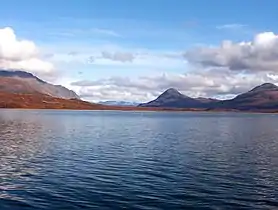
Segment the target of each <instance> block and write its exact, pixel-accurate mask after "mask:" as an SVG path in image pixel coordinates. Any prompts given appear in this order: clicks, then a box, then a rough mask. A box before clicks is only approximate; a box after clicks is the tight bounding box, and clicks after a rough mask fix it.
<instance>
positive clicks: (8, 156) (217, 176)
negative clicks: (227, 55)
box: [0, 110, 278, 210]
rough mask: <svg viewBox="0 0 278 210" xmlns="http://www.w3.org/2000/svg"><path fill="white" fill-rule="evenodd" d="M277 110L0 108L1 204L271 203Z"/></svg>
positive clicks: (276, 181) (277, 155) (277, 181)
mask: <svg viewBox="0 0 278 210" xmlns="http://www.w3.org/2000/svg"><path fill="white" fill-rule="evenodd" d="M277 123H278V116H276V115H264V114H236V113H215V114H213V113H167V112H165V113H152V112H111V111H107V112H89V111H84V112H83V111H42V110H41V111H37V110H32V111H31V110H30V111H25V110H1V111H0V126H1V127H0V143H1V147H0V209H1V210H2V209H3V210H6V209H7V210H8V209H12V210H17V209H18V210H22V209H23V210H24V209H28V210H29V209H46V210H52V209H67V210H70V209H123V208H127V209H191V208H192V209H193V208H195V209H275V207H277V206H278V202H277V198H278V190H277V186H278V140H277V136H278V127H277Z"/></svg>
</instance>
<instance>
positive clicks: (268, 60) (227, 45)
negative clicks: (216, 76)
mask: <svg viewBox="0 0 278 210" xmlns="http://www.w3.org/2000/svg"><path fill="white" fill-rule="evenodd" d="M184 57H185V58H186V59H187V60H188V61H189V62H190V63H191V64H193V65H200V66H202V67H204V68H207V67H214V68H215V67H219V68H227V69H229V70H232V71H247V72H260V71H265V72H277V71H278V35H276V34H274V33H273V32H265V33H261V34H258V35H256V36H255V37H254V39H253V41H251V42H240V43H233V42H232V41H223V42H222V44H221V45H220V46H217V47H201V48H196V49H192V50H189V51H187V52H186V53H185V54H184Z"/></svg>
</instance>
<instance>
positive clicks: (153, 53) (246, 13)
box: [0, 0, 278, 101]
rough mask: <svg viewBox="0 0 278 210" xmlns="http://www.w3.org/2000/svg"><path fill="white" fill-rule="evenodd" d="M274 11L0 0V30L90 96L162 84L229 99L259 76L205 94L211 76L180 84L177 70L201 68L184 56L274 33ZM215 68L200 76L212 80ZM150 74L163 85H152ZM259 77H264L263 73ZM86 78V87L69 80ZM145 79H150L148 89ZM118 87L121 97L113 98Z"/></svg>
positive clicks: (147, 95) (201, 4)
mask: <svg viewBox="0 0 278 210" xmlns="http://www.w3.org/2000/svg"><path fill="white" fill-rule="evenodd" d="M277 8H278V2H277V1H274V0H266V1H261V0H245V1H242V0H233V1H223V0H211V1H203V0H194V1H185V0H176V1H170V0H140V1H131V0H117V1H114V0H101V1H94V0H67V1H62V0H48V1H46V0H44V1H43V0H41V1H36V0H25V1H18V0H10V1H2V2H1V7H0V28H5V27H11V28H12V29H13V31H14V33H15V35H16V37H17V39H18V40H23V39H24V40H30V41H32V42H33V43H35V45H36V47H37V48H38V49H39V50H40V56H41V57H43V58H42V59H44V60H45V61H47V62H51V64H53V66H54V68H55V71H58V72H59V77H57V78H56V80H55V82H56V83H61V84H63V85H65V86H67V87H70V88H73V89H74V90H76V91H77V92H79V94H81V95H84V98H85V97H87V98H88V99H89V100H93V101H97V100H114V99H121V97H122V98H123V99H124V100H135V101H142V100H149V99H151V98H153V97H154V96H156V95H157V94H159V93H161V92H162V91H163V88H167V85H172V86H176V88H180V89H181V91H182V92H184V93H186V94H187V93H188V94H189V95H196V94H197V95H204V96H219V95H223V96H229V95H233V94H235V93H238V92H240V91H242V90H243V89H244V88H249V86H250V85H253V84H256V83H258V82H260V81H261V80H259V81H257V80H255V81H253V80H252V81H250V80H248V81H246V83H248V84H249V85H243V87H244V88H241V87H235V84H237V83H236V82H234V83H233V84H230V85H229V87H224V86H225V84H223V85H222V86H221V87H219V88H218V89H217V91H207V90H210V89H212V86H215V84H214V83H215V82H216V80H215V79H214V78H209V79H210V80H211V81H212V82H208V84H205V86H204V87H202V88H201V87H200V84H199V83H198V84H195V85H192V84H191V83H190V84H189V85H186V83H185V85H184V86H182V85H181V84H180V83H184V82H183V79H184V74H187V73H188V74H190V75H192V74H194V76H195V77H196V76H200V73H199V72H200V71H206V72H207V69H208V66H204V65H203V66H200V65H192V62H190V61H189V60H188V59H187V58H185V57H184V56H183V54H184V53H185V52H187V51H188V50H189V51H190V50H191V49H194V48H196V47H210V46H220V45H221V42H222V41H223V40H230V41H232V42H233V43H240V42H246V43H247V42H250V41H252V40H253V39H254V37H255V36H256V35H257V34H260V33H264V32H273V34H274V35H275V34H277V32H278V25H277V24H276V20H277V19H278V13H277V10H276V9H277ZM271 39H273V40H276V39H275V37H271ZM275 43H276V42H275ZM225 52H226V51H225ZM227 54H228V53H227ZM229 55H230V54H229ZM206 59H207V58H206ZM193 60H194V59H193ZM191 61H192V59H191ZM194 61H195V63H194V64H196V59H195V60H194ZM206 61H207V60H206ZM222 63H223V62H222ZM199 64H200V62H199ZM197 66H198V67H197ZM218 66H219V65H218ZM210 67H211V66H210ZM224 67H225V68H228V67H229V66H227V65H226V66H224ZM38 68H39V67H38ZM248 68H249V67H248ZM250 68H251V67H250ZM252 68H254V67H252ZM218 70H219V69H218ZM218 70H215V71H213V72H209V73H207V75H215V74H216V75H218V77H219V75H221V73H220V74H218V73H215V72H218ZM247 70H252V69H247ZM210 71H211V70H210ZM36 72H39V70H37V71H36ZM231 72H232V71H230V72H229V73H228V72H226V74H225V75H226V77H227V74H228V76H229V78H231V77H236V78H234V79H235V80H237V79H238V77H242V74H245V75H247V74H246V69H244V71H242V72H239V71H237V72H235V73H234V72H232V73H231ZM250 72H251V71H250ZM265 72H266V71H264V74H265ZM267 72H268V73H269V72H270V71H267ZM271 73H272V74H275V72H271ZM196 74H197V75H196ZM258 74H261V72H258V71H256V72H254V71H253V73H252V74H248V76H250V78H251V77H252V76H253V77H255V76H256V75H258ZM254 75H255V76H254ZM145 77H148V80H147V81H148V83H150V84H149V86H148V87H144V88H141V89H140V88H139V87H137V88H135V87H133V89H132V88H130V89H129V88H126V87H118V86H119V84H116V82H115V78H124V80H126V81H128V80H130V81H132V83H134V84H137V83H138V84H141V83H144V82H146V80H144V78H145ZM177 77H179V78H180V77H181V78H180V79H178V81H179V82H180V83H178V84H176V83H175V82H174V81H176V80H177V79H176V78H177ZM187 77H188V76H187ZM203 77H205V78H203V79H202V80H205V79H208V78H207V77H208V76H203ZM157 78H160V80H162V81H163V80H165V84H164V85H162V84H160V83H159V84H158V82H157V83H155V82H154V81H157ZM163 78H164V79H163ZM169 78H171V79H169ZM173 78H175V79H173ZM262 78H263V79H262V81H264V80H265V75H263V76H262ZM267 78H268V77H267ZM52 79H53V78H52ZM272 79H273V78H272ZM85 80H86V81H87V82H88V81H90V82H91V84H92V85H90V86H89V85H87V86H73V85H72V84H71V83H75V82H77V81H85ZM218 80H219V78H218ZM218 80H217V81H218ZM186 81H187V79H186V80H185V82H186ZM189 81H190V79H189ZM237 81H241V82H242V83H244V81H245V80H243V81H242V78H240V79H238V80H237ZM151 83H155V84H153V86H152V87H150V86H151ZM139 86H140V85H139ZM187 87H189V88H187ZM117 88H118V93H119V94H118V95H120V96H119V97H114V96H115V95H117V93H116V91H115V90H116V89H117ZM135 89H136V90H135ZM123 90H125V91H124V92H125V93H124V94H123ZM108 91H110V92H109V93H108ZM221 91H222V92H221ZM91 92H94V93H91ZM120 93H121V94H120Z"/></svg>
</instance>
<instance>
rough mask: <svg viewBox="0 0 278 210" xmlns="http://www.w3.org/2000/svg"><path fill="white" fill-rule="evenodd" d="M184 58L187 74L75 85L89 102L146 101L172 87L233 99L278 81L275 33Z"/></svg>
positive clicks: (201, 50)
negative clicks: (255, 87) (188, 66)
mask: <svg viewBox="0 0 278 210" xmlns="http://www.w3.org/2000/svg"><path fill="white" fill-rule="evenodd" d="M183 57H184V59H185V61H186V63H187V64H189V65H190V66H191V67H192V68H191V69H189V70H188V71H187V73H184V74H175V73H169V74H159V75H153V76H145V77H137V78H133V79H131V78H125V77H111V78H108V79H107V78H106V79H105V78H104V79H100V80H95V81H88V80H86V81H77V82H74V83H72V85H73V86H76V87H79V88H80V94H81V96H82V97H83V98H84V99H88V100H94V101H97V100H129V101H139V102H144V101H148V100H152V99H154V98H155V97H156V96H158V94H160V93H162V92H163V91H165V90H166V89H168V88H170V87H173V88H176V89H178V90H180V91H181V92H183V93H184V94H186V95H189V96H192V97H217V98H231V97H233V96H235V95H236V94H240V93H242V92H245V91H248V90H250V89H251V88H253V87H254V86H257V85H260V84H262V83H265V82H271V83H277V82H278V76H277V73H278V72H277V71H278V36H277V35H275V34H274V33H272V32H265V33H260V34H257V35H256V36H255V37H254V39H253V40H252V41H250V42H239V43H234V42H232V41H223V42H222V43H221V44H220V45H219V46H214V47H211V46H205V47H201V48H194V49H189V50H187V51H186V52H185V53H184V54H183ZM110 58H112V55H111V56H110Z"/></svg>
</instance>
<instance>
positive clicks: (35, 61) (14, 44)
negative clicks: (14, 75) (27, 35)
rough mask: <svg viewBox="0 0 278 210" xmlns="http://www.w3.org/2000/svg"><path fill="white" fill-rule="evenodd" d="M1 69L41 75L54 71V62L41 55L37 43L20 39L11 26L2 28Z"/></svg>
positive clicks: (0, 31) (0, 33)
mask: <svg viewBox="0 0 278 210" xmlns="http://www.w3.org/2000/svg"><path fill="white" fill-rule="evenodd" d="M0 69H5V70H24V71H29V72H31V73H34V74H37V75H39V76H40V75H42V76H43V75H45V76H49V75H52V74H53V73H54V66H53V65H52V63H50V62H47V61H44V60H42V59H41V58H40V57H39V50H38V48H37V47H36V45H35V43H34V42H32V41H29V40H20V39H18V38H17V37H16V35H15V33H14V30H13V29H12V28H9V27H7V28H3V29H0Z"/></svg>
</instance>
